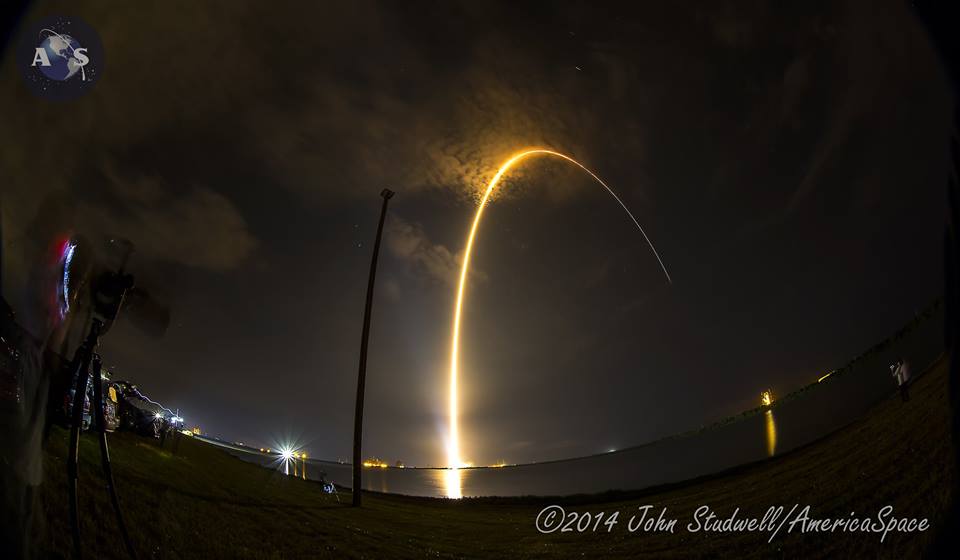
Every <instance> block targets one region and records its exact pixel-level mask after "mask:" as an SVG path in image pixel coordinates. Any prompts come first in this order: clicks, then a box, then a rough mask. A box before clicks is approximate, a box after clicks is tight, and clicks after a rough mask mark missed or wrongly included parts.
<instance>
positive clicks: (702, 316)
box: [0, 0, 950, 465]
mask: <svg viewBox="0 0 960 560" xmlns="http://www.w3.org/2000/svg"><path fill="white" fill-rule="evenodd" d="M321 4H322V3H317V5H316V6H315V7H313V8H310V7H308V6H306V5H305V3H289V4H286V3H284V2H266V3H255V4H254V3H250V4H249V5H246V4H245V5H243V6H240V5H239V4H238V3H234V2H222V3H218V4H214V3H202V5H201V3H193V2H179V3H168V2H164V3H156V4H153V5H141V4H139V3H137V4H134V3H122V4H118V3H112V4H110V5H107V4H104V3H99V2H65V3H61V2H44V3H43V5H42V6H40V7H35V8H34V9H33V10H30V11H28V13H27V15H26V20H27V21H29V20H31V19H33V18H35V17H39V16H41V15H46V14H75V15H79V16H81V17H82V18H83V19H84V20H86V21H87V22H88V23H90V24H91V25H92V26H93V27H94V28H96V29H97V30H98V31H99V32H100V35H101V37H102V39H103V43H104V49H105V51H106V55H107V61H106V70H105V73H104V74H103V76H102V79H101V81H100V82H99V83H98V84H97V85H96V87H95V89H94V90H93V91H92V92H91V93H90V94H89V95H87V96H86V97H83V98H82V99H79V100H75V101H71V102H64V103H54V102H50V101H45V100H41V99H37V98H35V97H33V96H32V95H31V94H30V93H29V92H28V91H27V89H26V88H25V87H24V85H23V83H22V80H21V79H20V76H19V75H18V74H17V68H16V66H15V65H14V63H13V60H12V55H11V52H10V51H9V50H8V51H7V52H6V53H5V56H4V59H3V65H2V69H0V71H2V80H0V107H2V109H0V112H2V120H0V129H2V131H3V133H2V138H3V146H2V149H0V181H2V187H0V188H2V189H3V197H4V201H3V204H4V230H5V231H4V243H5V247H4V255H5V259H6V262H5V263H4V264H5V267H4V268H5V274H6V280H7V284H6V285H5V289H6V292H7V293H6V294H5V296H6V297H7V299H9V300H10V301H11V302H12V304H13V305H14V307H15V308H16V310H17V312H18V314H19V316H20V318H21V319H22V320H23V322H24V323H25V324H27V325H28V326H30V327H31V329H32V330H34V331H35V332H36V331H37V330H38V329H39V327H38V326H37V321H36V315H37V312H36V310H34V309H32V308H31V306H30V304H29V302H30V300H31V298H30V297H29V296H28V294H29V293H30V290H32V289H36V285H35V283H32V282H30V281H28V279H27V278H28V276H29V274H28V271H29V270H31V269H32V268H33V267H34V266H35V265H36V262H38V261H39V258H40V257H39V255H40V254H41V252H42V251H41V248H42V247H45V246H47V244H49V243H50V242H51V241H52V240H53V239H54V238H55V237H56V236H57V235H58V234H62V233H64V232H68V231H75V232H80V233H84V234H85V235H87V236H89V237H96V236H98V235H105V234H111V235H122V236H126V237H128V238H129V239H131V240H133V241H134V242H135V243H136V245H137V248H138V252H137V255H136V256H135V258H134V261H133V263H134V264H133V267H132V268H133V270H134V271H135V272H136V273H137V275H138V279H139V281H140V283H141V285H143V286H145V287H148V288H150V289H151V290H152V291H153V292H154V293H155V294H156V295H157V296H159V297H160V298H161V299H163V300H165V301H166V302H167V303H169V305H170V306H171V308H172V310H173V321H172V325H171V329H170V331H169V332H168V334H167V336H166V337H165V338H163V339H161V340H155V339H151V338H148V337H146V336H144V335H142V334H140V333H139V332H138V331H137V330H135V329H133V328H132V327H131V326H130V325H128V324H125V323H121V324H120V325H118V326H117V328H116V329H115V330H114V331H113V332H111V333H110V334H109V336H108V337H107V338H106V339H105V341H104V344H103V346H102V353H103V354H104V356H105V360H106V362H107V365H110V366H113V367H114V372H115V374H114V375H115V377H118V378H125V379H128V380H130V381H134V382H136V383H138V384H139V385H140V387H141V388H142V389H143V390H144V392H145V393H146V394H147V395H149V396H150V397H151V398H153V399H156V400H159V401H162V402H163V403H164V404H165V405H167V406H169V407H171V408H179V409H180V410H181V413H182V415H183V416H185V417H186V419H187V422H188V423H189V424H191V425H193V424H199V425H200V426H201V427H202V428H203V429H204V431H206V432H208V433H211V434H216V435H220V436H222V437H224V438H226V439H230V440H240V441H245V442H247V443H250V444H255V445H270V444H272V443H274V442H276V441H280V440H286V439H288V438H298V439H299V441H300V442H301V443H302V444H304V445H306V446H307V449H308V450H309V451H310V453H311V456H313V457H317V458H329V459H348V458H349V455H350V449H351V447H350V446H351V442H352V429H353V404H354V396H355V390H356V381H357V360H358V353H359V344H360V330H361V322H362V314H363V304H364V294H365V290H366V282H367V272H368V267H369V262H370V255H371V250H372V242H373V238H374V235H375V229H376V221H377V218H378V212H379V207H380V198H379V197H378V194H379V192H380V191H381V189H383V188H385V187H389V188H390V189H392V190H394V191H396V192H397V196H396V197H395V198H394V199H393V200H392V201H391V208H390V216H389V219H388V222H387V227H386V230H385V233H384V247H383V251H382V253H381V261H380V271H379V278H378V285H377V291H376V300H375V306H374V316H373V327H372V331H371V347H370V348H371V349H370V362H369V366H368V374H367V398H366V416H365V418H366V420H365V424H364V426H365V445H364V456H365V457H368V456H378V457H381V458H383V459H386V460H389V461H391V462H392V461H395V460H398V459H399V460H403V461H405V462H406V463H407V464H420V465H424V464H443V463H444V462H445V449H444V436H445V434H446V430H447V423H446V414H447V399H446V394H447V388H448V385H447V383H448V363H449V351H450V350H449V344H450V331H451V322H452V308H453V302H454V295H455V294H454V289H455V281H456V276H457V274H458V267H459V260H458V259H459V258H460V255H461V254H462V250H463V247H464V245H465V238H466V233H467V230H468V228H469V223H470V220H471V219H472V215H473V212H474V210H475V208H476V196H477V192H478V190H479V189H481V188H482V187H484V186H485V184H486V182H487V181H488V180H489V178H490V177H491V176H492V174H493V173H494V172H495V171H496V169H497V167H498V166H499V164H500V163H501V162H502V161H503V160H504V159H505V158H506V157H507V156H509V155H510V154H511V153H513V152H514V151H516V150H518V149H520V148H524V147H527V146H532V145H536V146H544V147H551V148H554V149H557V150H559V151H563V152H565V153H569V154H571V155H573V156H574V157H576V158H578V159H579V160H580V161H582V162H584V163H585V164H586V165H587V166H589V167H590V168H592V169H593V170H595V171H596V172H597V173H598V174H599V175H600V176H601V177H602V178H604V179H605V180H606V181H607V182H608V183H609V184H610V186H611V187H612V188H613V189H614V190H616V191H617V192H618V193H619V194H620V196H621V198H622V199H623V200H624V202H625V203H626V204H627V205H628V206H629V207H630V208H631V210H632V211H633V213H634V214H635V215H636V216H637V218H638V220H639V221H640V223H641V224H642V225H643V226H644V228H645V229H646V231H647V233H648V234H649V235H650V237H651V238H652V240H653V242H654V244H655V245H656V247H657V249H658V250H659V251H660V253H661V255H662V256H663V259H664V262H665V263H666V266H667V267H668V269H669V270H670V273H671V275H672V276H673V280H674V283H673V284H672V285H668V284H667V283H666V281H665V279H664V277H663V274H662V273H661V272H660V270H659V267H658V265H657V262H656V260H655V259H654V257H653V256H652V254H651V253H650V251H649V248H648V247H647V246H646V243H645V242H644V240H643V238H642V236H640V234H639V232H637V230H636V228H635V227H634V226H633V224H632V223H631V222H630V221H629V219H628V218H627V217H626V216H625V215H624V213H623V212H622V210H621V209H620V208H619V207H618V206H617V205H616V203H615V201H613V200H612V199H611V198H610V197H609V195H607V194H606V193H605V192H604V191H603V190H602V189H601V188H599V187H598V185H596V184H595V183H593V182H591V181H590V180H589V178H588V177H586V176H585V175H584V174H583V173H582V172H579V171H577V170H575V169H574V168H571V166H569V165H565V164H563V163H561V162H558V161H557V160H546V159H545V160H537V161H533V162H530V163H529V164H526V165H525V166H524V167H522V168H520V169H519V170H518V172H517V173H513V174H511V175H510V176H509V180H508V181H507V182H506V183H505V184H504V185H503V188H502V190H501V191H500V192H499V194H498V196H497V197H496V200H495V201H494V202H493V203H492V205H491V207H490V208H489V209H488V212H487V214H486V216H485V220H484V222H483V224H482V225H481V230H480V234H479V238H478V241H477V243H478V244H477V246H476V248H475V251H474V254H473V263H472V266H473V272H474V274H473V275H472V277H471V278H470V283H469V286H468V295H467V300H466V308H465V314H464V333H463V339H462V359H461V364H462V365H461V368H462V375H461V405H460V406H461V411H462V415H461V433H462V437H463V443H462V449H463V458H464V459H465V460H470V461H474V462H476V463H479V464H486V463H493V462H495V461H498V460H506V461H509V462H525V461H534V460H537V461H539V460H546V459H556V458H563V457H570V456H577V455H584V454H590V453H596V452H601V451H605V450H607V449H610V448H620V447H625V446H628V445H633V444H639V443H644V442H647V441H649V440H651V439H654V438H657V437H660V436H665V435H670V434H673V433H677V432H680V431H684V430H687V429H690V428H695V427H698V426H700V425H702V424H709V423H710V422H712V421H713V420H716V419H719V418H721V417H723V416H726V415H728V414H732V413H737V412H739V411H741V410H744V409H746V408H750V407H753V406H756V404H758V399H759V393H760V391H761V390H763V389H766V388H768V387H769V388H771V389H773V391H774V393H776V394H783V393H787V392H789V391H791V390H793V389H796V388H798V387H800V386H802V385H805V384H806V383H809V382H811V381H814V380H815V379H816V378H817V377H819V376H820V375H822V374H823V373H825V372H827V371H830V370H831V369H834V368H836V367H839V366H841V365H843V364H844V363H845V362H846V361H847V360H849V359H850V358H852V357H854V356H856V355H857V354H859V353H860V352H862V351H863V350H865V349H866V348H868V347H869V346H871V345H873V344H874V343H875V342H877V341H879V340H881V339H882V338H884V337H886V336H887V335H889V334H890V333H892V332H893V331H895V330H896V329H898V328H899V327H901V326H902V325H903V324H904V323H906V322H907V321H909V320H910V319H911V318H912V317H913V316H914V314H915V313H916V312H917V311H919V310H921V309H923V308H924V307H925V306H926V305H927V304H928V303H930V302H931V301H932V300H933V299H934V298H936V297H937V296H938V295H939V294H941V293H942V291H943V277H942V262H941V258H942V257H941V255H942V235H943V223H944V201H945V185H946V179H945V178H946V176H947V158H946V146H947V142H946V139H947V137H948V132H949V115H950V99H949V96H948V92H947V89H946V85H945V79H944V77H943V75H942V73H941V71H940V69H939V67H938V65H937V62H936V59H935V57H934V54H933V51H932V49H931V47H930V45H929V44H928V42H927V39H926V37H925V35H924V34H923V32H922V30H921V29H920V27H919V26H918V24H917V23H916V21H915V19H914V18H913V17H912V15H911V14H910V13H909V11H908V9H907V7H906V6H905V4H904V3H900V2H867V1H863V2H833V1H830V2H802V3H796V5H793V6H779V7H772V6H770V5H768V4H767V3H764V2H756V3H751V2H745V3H741V2H738V3H727V2H713V1H710V2H702V3H682V5H681V3H674V2H657V3H647V2H644V3H639V2H638V3H624V4H623V5H617V4H613V3H610V4H606V5H604V4H602V3H601V4H598V3H597V2H583V3H572V2H543V3H524V4H522V5H521V4H519V3H516V2H502V3H494V2H472V3H466V4H462V5H458V4H455V3H452V2H436V3H420V4H412V3H384V4H383V5H380V4H377V3H368V2H364V1H362V0H358V1H352V2H349V3H346V4H343V3H341V4H339V5H334V4H330V5H321ZM311 9H312V10H313V11H307V10H311ZM37 334H42V333H37ZM881 373H883V372H881Z"/></svg>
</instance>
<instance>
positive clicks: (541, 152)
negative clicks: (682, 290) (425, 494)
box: [447, 149, 673, 497]
mask: <svg viewBox="0 0 960 560" xmlns="http://www.w3.org/2000/svg"><path fill="white" fill-rule="evenodd" d="M533 156H553V157H558V158H560V159H563V160H565V161H568V162H570V163H572V164H574V165H576V166H577V167H579V168H580V169H582V170H584V171H586V172H587V174H588V175H590V176H591V177H593V178H594V179H595V180H596V181H597V182H598V183H600V185H601V186H603V188H604V189H606V190H607V192H608V193H610V195H611V196H613V198H614V199H615V200H616V201H617V202H618V203H619V204H620V206H621V207H622V208H623V210H624V211H625V212H626V213H627V215H628V216H630V219H631V220H633V223H634V224H635V225H636V226H637V229H639V230H640V233H641V234H643V238H644V239H646V241H647V245H649V246H650V250H651V251H653V254H654V256H655V257H657V262H659V263H660V268H662V269H663V274H664V275H665V276H666V277H667V282H669V283H673V281H672V280H671V279H670V273H669V272H667V267H666V266H665V265H664V264H663V259H661V258H660V255H659V253H657V250H656V249H655V248H654V246H653V242H651V241H650V238H649V237H647V233H646V232H645V231H643V228H642V227H641V226H640V222H638V221H637V219H636V218H635V217H634V216H633V213H632V212H630V209H629V208H627V205H626V204H624V203H623V201H622V200H620V197H619V196H617V193H615V192H613V189H611V188H610V187H609V186H607V184H606V183H604V182H603V180H602V179H600V177H598V176H597V175H596V174H595V173H594V172H593V171H590V170H589V169H587V168H586V167H585V166H584V165H583V164H581V163H580V162H578V161H577V160H575V159H573V158H572V157H570V156H567V155H564V154H561V153H559V152H555V151H553V150H545V149H527V150H523V151H520V152H517V153H515V154H514V155H512V156H510V158H509V159H507V161H506V162H504V164H503V165H501V166H500V169H498V170H497V173H496V174H495V175H494V176H493V178H492V179H491V180H490V183H489V184H488V185H487V189H486V191H484V193H483V197H481V199H480V204H479V206H478V207H477V213H476V215H475V216H474V218H473V224H472V225H471V226H470V233H469V235H468V236H467V247H466V249H465V250H464V252H463V265H462V266H461V268H460V282H459V284H458V286H457V303H456V307H455V309H454V314H453V343H452V350H451V353H450V435H449V441H448V442H447V461H448V466H449V467H451V468H453V469H458V468H460V467H462V466H464V464H463V462H462V459H461V457H460V432H459V427H458V420H457V418H458V412H457V406H458V395H457V376H458V370H459V366H458V361H459V354H460V320H461V314H462V311H463V296H464V292H465V287H466V283H467V274H468V273H469V270H470V255H471V253H472V252H473V242H474V240H475V238H476V235H477V229H478V227H479V226H480V218H482V217H483V210H484V209H485V208H486V206H487V201H488V199H489V198H490V194H491V193H492V192H493V189H495V188H496V187H497V184H498V183H499V182H500V179H501V178H502V177H503V175H504V174H505V173H507V171H509V170H510V168H512V167H513V166H514V165H516V164H518V163H520V162H521V161H523V160H525V159H527V158H530V157H533ZM455 492H456V494H459V489H457V490H456V491H455ZM451 497H459V495H454V496H451Z"/></svg>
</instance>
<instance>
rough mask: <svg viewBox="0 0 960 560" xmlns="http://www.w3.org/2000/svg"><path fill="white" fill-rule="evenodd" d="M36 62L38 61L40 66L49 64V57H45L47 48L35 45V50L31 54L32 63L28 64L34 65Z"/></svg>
mask: <svg viewBox="0 0 960 560" xmlns="http://www.w3.org/2000/svg"><path fill="white" fill-rule="evenodd" d="M37 62H39V63H40V66H50V59H49V58H47V50H46V49H44V48H43V47H37V50H36V51H35V52H34V54H33V64H31V65H30V66H36V65H37Z"/></svg>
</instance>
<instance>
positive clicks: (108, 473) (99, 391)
mask: <svg viewBox="0 0 960 560" xmlns="http://www.w3.org/2000/svg"><path fill="white" fill-rule="evenodd" d="M102 368H103V363H102V362H101V360H100V356H99V355H98V354H94V355H93V406H94V407H95V410H96V412H94V414H93V417H94V419H95V421H96V425H97V432H98V435H99V438H100V464H101V466H102V467H103V476H104V477H105V478H106V479H107V490H108V491H109V492H110V501H111V502H112V503H113V511H114V513H116V514H117V525H119V526H120V535H121V536H122V537H123V544H124V545H125V546H126V547H127V553H128V554H129V555H130V558H136V557H137V555H136V553H135V552H134V551H133V543H132V542H131V541H130V533H128V532H127V525H126V523H124V522H123V510H121V509H120V498H119V497H118V496H117V485H116V483H115V482H114V480H113V468H112V467H111V465H110V449H109V448H108V447H107V422H106V418H104V415H103V376H102V374H101V370H102Z"/></svg>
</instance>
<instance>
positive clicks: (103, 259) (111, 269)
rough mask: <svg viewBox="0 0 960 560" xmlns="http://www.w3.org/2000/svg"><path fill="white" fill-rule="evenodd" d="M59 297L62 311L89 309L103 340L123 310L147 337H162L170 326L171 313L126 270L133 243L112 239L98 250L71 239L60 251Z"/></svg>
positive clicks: (75, 238)
mask: <svg viewBox="0 0 960 560" xmlns="http://www.w3.org/2000/svg"><path fill="white" fill-rule="evenodd" d="M61 254H62V258H61V259H60V261H59V265H60V267H61V270H60V271H58V272H59V274H58V276H59V278H60V281H59V282H58V287H57V294H58V298H61V299H62V301H61V303H60V306H59V307H60V309H61V310H64V309H67V310H69V309H70V307H71V305H76V306H78V307H81V308H83V307H88V308H89V311H90V313H91V316H92V318H93V319H94V320H96V321H98V322H99V323H100V324H101V327H100V336H103V335H105V334H106V333H107V332H108V331H109V330H110V328H111V327H112V326H113V325H114V324H115V323H116V321H117V319H118V318H119V316H120V312H121V310H123V311H124V312H125V313H124V315H126V316H127V317H129V318H130V323H131V324H132V325H134V326H135V327H137V329H138V330H139V331H141V332H143V333H144V334H147V335H150V336H154V337H161V336H163V335H164V334H165V333H166V330H167V328H168V326H169V324H170V310H169V309H168V308H167V307H166V306H165V305H163V304H162V303H160V302H159V301H157V300H156V299H154V298H153V297H152V295H151V294H150V293H149V292H148V291H147V290H145V289H142V288H139V287H138V286H137V282H136V279H135V277H134V275H133V274H130V273H129V272H127V266H128V264H129V262H130V258H131V256H132V255H133V254H134V246H133V243H131V242H130V241H128V240H126V239H120V238H111V239H108V240H106V242H105V243H104V244H103V245H102V246H100V247H97V246H96V245H94V244H92V243H90V242H88V241H86V240H85V239H84V238H82V237H76V236H75V237H71V238H70V239H69V240H68V241H67V242H66V244H65V245H64V248H63V250H62V251H61Z"/></svg>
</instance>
